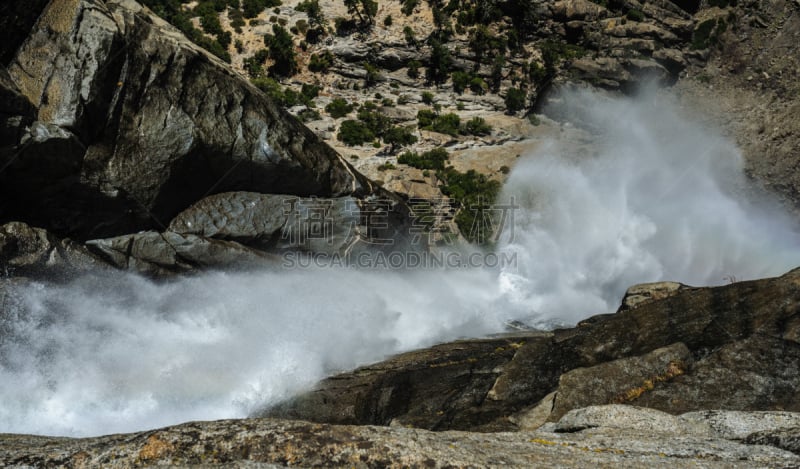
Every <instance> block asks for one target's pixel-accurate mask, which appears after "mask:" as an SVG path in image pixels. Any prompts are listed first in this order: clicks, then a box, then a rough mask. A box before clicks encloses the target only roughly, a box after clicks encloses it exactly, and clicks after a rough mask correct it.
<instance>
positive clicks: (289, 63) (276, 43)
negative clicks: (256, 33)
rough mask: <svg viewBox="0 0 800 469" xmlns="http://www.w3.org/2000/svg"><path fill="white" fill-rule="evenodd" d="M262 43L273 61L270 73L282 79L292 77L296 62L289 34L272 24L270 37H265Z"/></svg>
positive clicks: (292, 42) (281, 27)
mask: <svg viewBox="0 0 800 469" xmlns="http://www.w3.org/2000/svg"><path fill="white" fill-rule="evenodd" d="M264 43H265V44H266V45H267V47H268V48H269V56H270V58H271V59H272V60H273V61H274V64H273V65H272V67H270V71H271V72H273V73H275V74H276V75H279V76H284V77H289V76H292V75H294V74H295V72H296V71H297V60H296V58H295V54H294V40H293V39H292V36H291V34H289V32H288V31H287V30H286V29H285V28H284V27H283V26H279V25H277V24H273V25H272V35H265V36H264Z"/></svg>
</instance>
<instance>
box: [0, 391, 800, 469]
mask: <svg viewBox="0 0 800 469" xmlns="http://www.w3.org/2000/svg"><path fill="white" fill-rule="evenodd" d="M798 425H800V415H798V414H789V413H735V412H707V413H692V414H684V415H681V416H678V417H676V416H672V415H669V414H666V413H663V412H659V411H656V410H652V409H644V408H638V407H632V406H621V405H611V406H599V407H588V408H585V409H580V410H576V411H572V412H570V413H568V414H567V415H565V416H564V417H563V418H561V420H560V421H559V422H558V423H557V424H554V425H551V426H550V427H548V428H547V429H542V430H539V431H536V432H518V433H489V434H487V433H467V432H457V431H447V432H431V431H427V430H419V429H412V428H402V427H373V426H339V425H326V424H314V423H309V422H302V421H287V420H273V419H250V420H221V421H216V422H192V423H186V424H183V425H178V426H174V427H168V428H163V429H159V430H153V431H148V432H141V433H134V434H128V435H112V436H105V437H99V438H85V439H70V438H48V437H38V436H26V435H0V448H2V453H0V463H2V464H3V465H4V466H6V467H8V466H11V467H31V466H34V467H53V468H61V467H68V468H85V467H101V466H102V467H114V468H128V467H151V466H161V465H170V466H172V467H285V466H298V467H345V466H346V467H494V466H512V467H621V466H628V467H642V466H647V467H665V468H666V467H706V468H716V467H720V468H722V467H726V468H730V467H794V466H796V465H797V464H800V454H798V450H800V445H799V444H798V437H797V433H796V432H797V431H798V429H800V427H798ZM787 432H788V433H791V432H794V434H793V435H794V436H793V437H791V438H788V439H783V440H780V441H781V443H779V444H775V443H770V441H776V440H779V439H780V438H781V435H783V434H786V433H787Z"/></svg>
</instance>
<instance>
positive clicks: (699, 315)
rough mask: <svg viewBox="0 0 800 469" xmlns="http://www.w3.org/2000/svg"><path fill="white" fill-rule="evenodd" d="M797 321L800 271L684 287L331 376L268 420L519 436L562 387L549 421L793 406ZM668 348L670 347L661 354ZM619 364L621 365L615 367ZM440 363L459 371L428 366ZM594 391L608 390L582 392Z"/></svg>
mask: <svg viewBox="0 0 800 469" xmlns="http://www.w3.org/2000/svg"><path fill="white" fill-rule="evenodd" d="M799 314H800V270H794V271H791V272H789V273H787V274H785V275H784V276H782V277H778V278H772V279H765V280H757V281H750V282H739V283H733V284H731V285H727V286H722V287H715V288H685V289H682V290H678V291H675V292H673V294H672V296H668V297H666V298H663V299H661V300H650V301H647V302H643V303H640V304H639V305H637V306H636V307H635V308H633V309H628V310H624V311H620V312H619V313H617V314H614V315H606V316H603V317H600V318H598V319H597V320H595V321H587V322H584V323H582V325H580V326H578V327H576V328H573V329H562V330H556V331H554V332H553V333H552V334H544V335H542V334H540V335H528V336H525V335H516V336H510V337H505V338H503V339H493V340H489V341H486V340H482V341H465V342H459V343H457V344H450V345H444V346H438V347H435V348H432V349H429V350H426V351H419V352H414V353H413V354H406V355H401V356H399V357H397V358H394V359H390V360H388V361H386V362H384V363H381V364H377V365H373V366H370V367H365V368H360V369H358V370H356V371H354V372H351V373H345V374H342V375H338V376H334V377H332V378H329V379H327V380H325V381H323V382H321V383H320V384H319V385H318V386H317V388H316V389H314V390H312V391H310V392H308V393H306V394H304V395H301V396H299V397H298V398H296V399H294V400H292V401H289V402H286V403H283V404H281V405H279V406H277V407H276V408H274V409H271V410H267V411H266V412H263V413H262V414H261V415H276V416H291V417H298V418H303V419H308V420H314V421H322V422H334V423H345V422H346V423H363V424H382V425H385V424H388V423H390V422H392V421H393V420H394V421H396V422H397V423H400V424H405V425H413V426H417V427H422V428H429V429H437V430H441V429H472V430H498V429H514V428H517V425H516V424H515V423H514V421H519V414H518V413H519V412H520V411H522V410H523V409H528V410H531V409H533V408H535V406H536V404H538V403H539V402H540V401H541V400H542V399H543V398H545V396H548V395H549V394H550V393H552V392H553V391H556V390H558V389H561V387H560V386H559V382H560V381H561V380H563V383H564V384H567V385H569V386H574V387H576V388H577V389H576V390H574V392H572V391H573V390H568V389H565V390H564V394H565V400H564V401H563V404H559V396H558V392H556V394H555V395H554V396H550V397H549V399H550V400H549V401H548V402H549V404H543V405H545V407H544V410H545V411H547V410H548V407H546V406H547V405H549V410H550V411H552V409H554V408H555V409H556V410H557V414H556V415H554V416H553V419H557V418H558V416H560V415H563V413H564V412H567V411H568V410H570V408H572V405H570V404H569V400H570V399H567V398H568V397H569V396H570V395H572V396H573V397H572V398H571V399H574V402H575V403H574V405H575V406H585V405H587V404H610V403H614V402H628V403H632V404H635V405H642V406H652V407H654V408H657V409H661V410H663V411H666V412H669V413H683V412H687V411H693V410H703V409H708V408H721V409H731V410H778V409H784V408H785V409H796V407H797V403H798V402H800V397H799V396H798V395H797V391H796V390H797V389H800V386H798V385H799V384H800V383H799V382H798V369H800V362H798V359H799V358H800V355H798V351H800V344H798V343H797V342H794V341H792V340H787V339H786V338H785V337H787V336H788V335H791V334H794V333H795V332H794V331H791V330H790V329H793V328H796V324H797V317H798V315H799ZM501 341H505V343H501ZM673 344H674V345H673ZM668 346H670V347H668ZM663 347H668V348H666V349H663V350H658V349H662V348H663ZM490 349H493V351H492V352H489V350H490ZM656 350H658V351H656ZM456 351H457V352H458V353H455V352H456ZM653 351H655V352H653ZM649 352H653V353H649ZM687 352H690V354H691V355H689V353H687ZM452 354H455V355H454V356H455V357H456V358H454V359H452V360H451V359H450V358H448V357H450V356H451V355H452ZM619 359H624V360H620V361H616V362H614V360H619ZM437 360H443V361H445V363H450V362H451V363H452V365H449V366H445V367H431V366H428V365H429V364H430V363H433V362H435V361H437ZM465 360H466V361H465ZM692 362H694V363H692ZM578 368H583V370H577V369H578ZM570 370H575V371H570ZM568 372H571V374H570V373H568ZM647 381H650V383H648V382H647ZM570 383H571V384H570ZM591 383H596V386H602V387H604V389H601V390H593V391H592V392H584V391H586V390H587V389H588V388H591ZM570 393H571V394H570ZM541 411H542V409H539V412H541ZM546 413H549V412H546Z"/></svg>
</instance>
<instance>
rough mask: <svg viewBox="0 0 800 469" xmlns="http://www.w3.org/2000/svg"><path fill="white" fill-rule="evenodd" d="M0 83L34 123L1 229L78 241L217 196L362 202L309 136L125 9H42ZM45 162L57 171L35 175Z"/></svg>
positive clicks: (151, 21)
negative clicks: (18, 222)
mask: <svg viewBox="0 0 800 469" xmlns="http://www.w3.org/2000/svg"><path fill="white" fill-rule="evenodd" d="M8 72H9V76H10V78H11V79H12V80H13V84H14V85H15V86H16V87H17V88H18V90H19V94H20V95H21V96H24V97H25V98H26V99H27V100H28V101H30V102H31V103H32V104H33V106H34V107H35V108H36V112H35V119H36V120H38V121H39V123H38V124H37V126H38V127H36V128H35V129H34V128H32V129H31V131H29V132H28V134H29V135H30V137H29V138H28V139H27V140H25V141H24V142H23V141H22V140H23V139H24V136H23V137H22V138H21V139H20V141H19V142H17V143H16V145H17V146H18V147H19V151H17V154H19V153H25V155H24V156H25V157H24V158H21V159H22V160H24V161H25V162H29V164H18V165H15V166H13V167H9V168H7V169H6V170H5V171H4V172H2V173H0V187H2V194H0V195H2V197H3V198H4V199H5V200H6V201H7V203H6V204H5V205H4V206H3V207H0V208H2V209H3V212H2V213H0V219H3V218H5V219H9V218H15V217H16V218H18V219H23V220H25V221H29V222H33V223H35V224H37V225H39V226H43V227H45V228H49V229H52V230H54V231H55V232H57V233H61V234H74V235H75V236H77V237H78V238H80V239H86V238H90V237H105V236H109V235H119V234H123V233H125V232H132V231H138V230H141V229H147V228H157V229H163V228H164V227H165V226H166V224H167V223H168V222H169V220H171V219H172V218H173V217H174V216H175V215H176V214H177V213H179V212H180V211H181V210H183V209H185V208H186V207H188V206H189V205H191V204H192V203H193V202H195V201H197V200H199V199H201V198H202V197H204V196H205V195H208V194H211V193H216V192H223V191H229V190H250V191H256V192H264V193H286V194H295V195H300V196H309V195H317V196H326V197H330V196H342V195H364V194H368V193H370V192H371V191H372V186H371V184H370V183H369V182H368V181H367V180H366V179H365V178H364V177H363V176H361V175H359V174H358V173H356V172H355V171H354V170H353V169H352V168H351V167H350V166H349V165H348V164H347V163H346V162H345V161H344V160H343V159H342V158H341V157H340V156H339V155H338V154H337V153H336V152H334V151H333V150H332V149H331V148H330V147H328V146H327V145H325V144H324V143H322V142H321V141H320V140H319V139H318V138H317V137H316V136H314V134H313V133H312V132H311V131H310V130H308V129H307V128H306V127H304V126H303V125H302V124H300V123H299V122H298V121H296V120H295V119H294V118H293V117H292V116H290V115H289V114H288V113H286V112H285V111H283V110H281V109H280V108H278V106H276V105H275V104H274V103H273V102H271V101H270V100H269V98H267V97H266V96H265V95H264V94H263V93H261V92H260V91H259V90H257V89H256V88H255V87H253V86H252V85H250V84H249V83H248V82H247V81H246V80H245V79H243V78H241V77H239V76H238V75H236V74H234V73H233V72H232V71H231V70H230V69H229V68H228V67H227V66H226V65H225V64H224V63H222V62H220V61H219V60H218V59H216V58H215V57H213V56H211V55H209V54H208V53H207V52H205V51H203V50H202V49H200V48H198V47H197V46H195V45H194V44H192V43H191V42H189V41H188V40H187V39H186V38H185V37H183V35H182V34H180V33H179V32H178V31H177V30H175V29H174V28H173V27H171V26H170V25H168V24H166V23H165V22H164V21H162V20H161V19H159V18H158V17H156V16H154V15H153V14H152V13H150V12H149V11H148V10H146V9H143V8H142V7H141V6H140V5H138V4H137V3H135V2H133V1H131V0H112V1H108V2H100V1H99V0H69V1H63V2H62V1H53V2H51V3H50V4H49V6H48V7H47V8H46V9H45V10H44V12H43V13H42V15H41V16H40V17H39V19H38V21H37V23H36V25H35V26H34V27H33V29H32V30H31V32H30V34H29V36H28V37H27V39H26V40H25V42H24V43H23V44H22V45H21V46H20V47H19V49H18V50H17V52H16V55H15V56H14V59H13V60H12V61H11V62H10V64H9V66H8ZM54 147H57V148H59V149H61V151H58V152H56V151H54ZM53 162H56V163H57V164H56V167H57V168H58V170H57V171H56V170H53V171H49V172H47V173H45V174H41V173H38V172H37V171H35V169H34V168H37V169H38V168H42V167H47V166H48V165H49V164H51V163H53ZM23 207H24V209H23Z"/></svg>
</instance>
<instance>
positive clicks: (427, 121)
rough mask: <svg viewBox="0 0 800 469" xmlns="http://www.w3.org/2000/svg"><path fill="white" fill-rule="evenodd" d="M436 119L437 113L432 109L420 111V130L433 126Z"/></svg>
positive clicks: (418, 112) (418, 121) (418, 113)
mask: <svg viewBox="0 0 800 469" xmlns="http://www.w3.org/2000/svg"><path fill="white" fill-rule="evenodd" d="M435 119H436V113H435V112H433V111H431V110H430V109H420V110H419V111H417V126H418V127H419V128H420V129H426V128H429V127H430V126H432V125H433V121H434V120H435Z"/></svg>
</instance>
